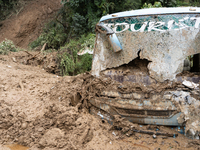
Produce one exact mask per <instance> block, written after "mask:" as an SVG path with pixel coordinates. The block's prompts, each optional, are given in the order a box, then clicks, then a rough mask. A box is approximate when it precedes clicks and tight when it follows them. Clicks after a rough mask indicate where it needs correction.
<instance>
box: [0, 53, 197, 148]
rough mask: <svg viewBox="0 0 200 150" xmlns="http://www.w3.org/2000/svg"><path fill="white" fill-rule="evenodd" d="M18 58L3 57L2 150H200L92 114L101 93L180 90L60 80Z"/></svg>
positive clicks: (180, 138)
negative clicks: (20, 148) (17, 149)
mask: <svg viewBox="0 0 200 150" xmlns="http://www.w3.org/2000/svg"><path fill="white" fill-rule="evenodd" d="M13 57H15V58H17V57H16V56H14V55H12V54H11V55H9V56H1V57H0V66H1V67H0V71H1V76H0V80H1V84H0V94H1V98H0V112H1V113H0V144H1V146H2V145H11V144H15V143H17V144H19V145H24V146H25V147H29V150H66V149H70V150H71V149H97V150H101V149H115V150H120V149H125V150H128V149H129V150H130V149H138V150H140V149H159V148H160V149H170V148H171V149H197V148H199V145H200V143H199V140H196V139H194V140H192V139H188V138H187V137H186V136H184V135H182V134H180V133H178V131H176V130H172V129H171V128H169V127H164V126H156V125H141V124H134V123H131V122H129V121H127V120H126V119H124V118H122V117H120V116H114V124H113V125H111V124H109V123H108V121H107V120H106V119H102V118H101V117H99V116H94V115H91V114H90V109H91V107H94V106H93V105H92V104H91V103H90V101H91V100H93V99H95V98H97V97H102V91H110V90H113V91H116V92H120V93H123V94H128V93H130V92H137V93H141V95H143V93H145V92H149V93H150V96H151V94H153V93H151V92H154V94H155V93H162V91H163V90H166V89H169V91H171V90H172V89H173V90H174V89H176V88H177V87H178V86H180V85H181V84H170V83H168V84H166V83H165V84H164V83H162V84H160V85H157V86H158V87H154V86H147V87H145V86H143V85H141V84H137V83H128V82H127V84H124V83H120V82H118V81H115V80H112V79H111V78H107V77H100V78H95V77H94V76H92V75H91V74H90V73H85V74H81V75H77V76H74V77H71V76H65V77H60V76H57V75H55V74H50V73H47V72H46V71H45V70H44V69H42V68H41V66H37V65H36V66H34V65H33V66H31V65H24V64H22V63H21V62H20V61H19V62H17V61H16V62H15V61H13V59H12V58H13ZM17 60H18V59H17ZM19 60H20V59H19ZM22 60H23V59H22ZM22 60H21V61H22ZM25 60H26V59H25ZM159 86H160V88H159ZM161 87H163V89H162V88H161ZM164 87H165V88H164ZM184 88H186V87H184ZM158 89H159V90H158ZM197 93H198V92H197ZM194 95H195V93H194ZM126 96H127V95H126ZM138 131H148V132H153V133H155V135H154V134H153V135H152V133H150V134H147V133H144V132H138ZM158 132H159V133H163V134H162V135H158V134H157V133H158ZM166 133H168V134H173V135H174V134H175V135H177V136H176V137H171V136H166ZM8 148H9V149H10V147H7V149H8ZM4 149H5V148H4Z"/></svg>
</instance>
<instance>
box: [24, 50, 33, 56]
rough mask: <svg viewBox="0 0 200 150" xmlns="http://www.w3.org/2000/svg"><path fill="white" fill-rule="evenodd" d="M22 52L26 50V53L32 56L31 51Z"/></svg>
mask: <svg viewBox="0 0 200 150" xmlns="http://www.w3.org/2000/svg"><path fill="white" fill-rule="evenodd" d="M24 52H26V53H27V54H29V55H31V56H33V55H32V54H31V53H29V52H28V51H24Z"/></svg>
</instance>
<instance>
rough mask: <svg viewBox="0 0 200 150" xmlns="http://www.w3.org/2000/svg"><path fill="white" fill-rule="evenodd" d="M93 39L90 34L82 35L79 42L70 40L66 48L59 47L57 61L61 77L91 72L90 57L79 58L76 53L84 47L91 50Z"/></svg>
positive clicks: (88, 55) (87, 55)
mask: <svg viewBox="0 0 200 150" xmlns="http://www.w3.org/2000/svg"><path fill="white" fill-rule="evenodd" d="M94 38H95V36H94V35H92V34H89V35H87V36H85V35H83V36H82V37H81V38H80V39H79V40H70V42H69V43H68V44H66V46H64V47H61V49H60V51H59V54H58V60H59V64H60V65H59V66H60V71H61V74H62V75H77V74H79V73H83V72H85V71H90V70H91V66H92V55H90V54H85V55H82V56H79V55H78V54H77V53H78V52H79V51H80V50H83V49H84V48H85V47H90V48H93V47H94Z"/></svg>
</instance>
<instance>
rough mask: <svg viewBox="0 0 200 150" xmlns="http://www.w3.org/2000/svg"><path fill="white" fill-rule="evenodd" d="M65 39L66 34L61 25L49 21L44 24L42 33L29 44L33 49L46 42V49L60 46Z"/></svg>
mask: <svg viewBox="0 0 200 150" xmlns="http://www.w3.org/2000/svg"><path fill="white" fill-rule="evenodd" d="M66 39H67V34H66V33H65V29H64V28H63V26H62V25H61V24H59V23H58V22H56V21H51V22H50V23H48V24H47V25H46V26H45V28H44V29H43V32H42V34H41V35H40V36H39V37H38V38H37V39H36V40H35V41H33V42H32V43H30V44H29V46H30V47H31V48H32V49H34V48H36V47H38V46H40V45H44V44H45V43H47V49H48V48H52V49H59V48H60V46H63V45H64V44H65V41H66Z"/></svg>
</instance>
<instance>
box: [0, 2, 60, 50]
mask: <svg viewBox="0 0 200 150" xmlns="http://www.w3.org/2000/svg"><path fill="white" fill-rule="evenodd" d="M23 3H24V6H23V7H22V8H23V9H22V10H21V11H20V12H19V13H18V14H13V15H12V17H11V18H10V19H7V20H5V21H2V22H0V24H1V26H0V32H1V36H0V42H2V41H3V40H4V39H5V38H6V39H9V40H12V41H13V42H14V44H15V45H17V46H19V47H22V48H27V47H28V44H29V43H30V42H32V41H34V40H35V39H37V37H38V36H39V35H40V33H41V31H42V28H43V26H44V24H45V23H47V22H48V21H49V20H50V19H52V18H53V17H54V14H55V12H57V11H58V9H59V8H60V7H61V4H60V0H48V1H46V0H23Z"/></svg>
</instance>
